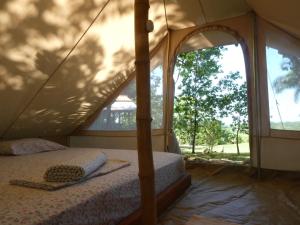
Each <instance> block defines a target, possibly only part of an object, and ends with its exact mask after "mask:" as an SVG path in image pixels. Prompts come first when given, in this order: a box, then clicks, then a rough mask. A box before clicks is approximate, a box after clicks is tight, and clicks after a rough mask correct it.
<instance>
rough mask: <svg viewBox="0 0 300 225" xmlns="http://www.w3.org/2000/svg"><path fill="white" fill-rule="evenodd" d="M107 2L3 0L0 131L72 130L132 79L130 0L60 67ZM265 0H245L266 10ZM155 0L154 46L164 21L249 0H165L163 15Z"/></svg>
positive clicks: (237, 8) (214, 14)
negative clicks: (128, 79)
mask: <svg viewBox="0 0 300 225" xmlns="http://www.w3.org/2000/svg"><path fill="white" fill-rule="evenodd" d="M106 2H107V1H106V0H2V1H1V2H0V91H1V95H0V105H1V107H2V110H1V111H0V136H1V137H3V136H4V137H5V138H15V137H36V136H58V135H67V134H70V133H71V132H72V131H73V130H74V129H75V128H76V127H78V126H79V125H80V124H81V123H82V122H84V121H85V120H86V118H88V117H89V116H90V115H91V114H92V113H93V112H95V111H96V109H97V108H99V107H100V106H101V104H102V103H103V102H105V100H106V99H107V98H108V96H110V95H111V94H112V93H113V92H114V91H115V90H116V89H117V88H118V87H119V86H120V84H121V83H123V82H124V81H125V80H126V79H127V78H128V75H129V74H130V73H131V72H132V70H133V69H134V27H133V26H134V21H133V2H134V1H133V0H122V1H117V0H110V1H109V3H108V4H107V6H106V7H105V9H104V10H103V12H102V14H101V15H100V17H99V18H98V19H97V20H96V22H95V23H94V24H93V26H92V27H91V28H90V29H89V30H88V32H87V33H86V35H85V36H84V37H83V39H82V40H81V41H80V42H79V44H78V46H77V47H76V48H75V49H74V51H72V52H71V54H70V55H69V57H68V58H67V60H66V61H65V62H64V63H63V64H62V65H61V66H60V67H59V65H60V63H61V62H62V61H63V60H64V59H65V57H66V55H67V54H68V53H69V52H70V50H71V49H72V48H73V47H74V45H75V43H76V41H77V40H78V39H79V37H80V36H81V35H82V34H83V33H84V31H85V30H86V28H87V27H88V26H89V25H90V24H91V22H92V20H93V19H94V18H95V17H96V15H97V13H98V12H99V11H100V9H101V8H102V7H103V6H104V5H105V4H106ZM265 2H267V1H266V0H263V1H254V0H253V1H252V0H249V1H248V3H249V4H250V5H252V6H253V7H254V8H255V9H256V10H257V12H261V13H262V14H263V13H264V11H263V10H264V9H260V6H261V7H263V8H264V7H265V6H264V3H265ZM288 2H289V1H288ZM187 3H188V4H187ZM286 3H287V2H286V1H285V2H284V3H283V4H286ZM150 4H151V7H150V19H152V20H153V21H154V24H155V30H154V32H153V33H151V34H150V46H151V49H153V48H154V47H155V46H156V45H157V44H158V43H159V42H160V41H161V40H162V39H163V37H164V36H165V35H166V32H167V26H166V19H167V22H168V25H169V28H171V29H175V30H178V29H182V28H187V27H192V26H195V25H203V24H206V23H209V22H213V21H217V20H221V19H225V18H230V17H235V16H239V15H242V14H245V13H247V12H248V11H249V10H250V7H249V6H248V4H247V3H246V1H244V0H230V1H223V0H190V1H188V2H187V1H186V0H166V12H167V18H165V11H164V1H163V0H151V1H150ZM276 4H277V3H276ZM295 4H296V3H295ZM270 5H271V6H272V7H273V5H274V3H273V2H272V4H270ZM292 8H293V7H292ZM276 13H277V12H276ZM262 16H263V15H262ZM268 16H269V15H267V16H266V17H268ZM267 19H268V18H267ZM298 21H299V20H298ZM278 23H279V22H278ZM293 23H294V22H292V24H290V25H286V26H292V27H293V25H295V24H293ZM294 28H295V29H296V30H298V27H294ZM294 28H291V29H294ZM299 30H300V28H299ZM48 79H49V80H48ZM45 81H47V83H46V85H45V86H43V84H45ZM36 93H38V94H36ZM34 96H35V97H34ZM33 97H34V98H33ZM29 103H30V104H29Z"/></svg>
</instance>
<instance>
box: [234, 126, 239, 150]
mask: <svg viewBox="0 0 300 225" xmlns="http://www.w3.org/2000/svg"><path fill="white" fill-rule="evenodd" d="M239 132H240V123H239V124H238V129H237V130H236V136H235V137H236V139H235V142H236V150H237V154H238V155H239V154H240V146H239Z"/></svg>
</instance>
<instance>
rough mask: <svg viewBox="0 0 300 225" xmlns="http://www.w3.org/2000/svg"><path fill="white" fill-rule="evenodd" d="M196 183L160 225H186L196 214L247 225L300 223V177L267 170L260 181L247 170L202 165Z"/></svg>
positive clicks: (196, 171) (194, 174) (194, 171)
mask: <svg viewBox="0 0 300 225" xmlns="http://www.w3.org/2000/svg"><path fill="white" fill-rule="evenodd" d="M188 172H189V173H190V174H191V175H192V179H193V184H192V186H191V187H190V188H189V190H188V191H187V192H186V193H185V195H184V196H182V197H181V198H180V199H179V200H178V201H177V202H176V203H175V204H174V205H173V206H172V207H171V208H170V209H169V210H168V211H167V212H166V213H165V214H164V215H163V216H161V218H160V219H159V225H183V224H186V223H187V221H188V220H189V219H190V218H191V217H192V216H193V215H200V216H204V217H209V218H220V219H224V220H226V221H229V222H232V223H236V224H243V225H297V224H300V175H299V173H285V172H273V171H266V172H264V174H263V178H262V179H261V180H258V179H257V178H256V176H254V174H253V171H252V170H250V169H248V168H246V167H237V166H212V165H200V166H197V167H195V168H190V169H188Z"/></svg>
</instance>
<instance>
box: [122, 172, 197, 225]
mask: <svg viewBox="0 0 300 225" xmlns="http://www.w3.org/2000/svg"><path fill="white" fill-rule="evenodd" d="M190 185H191V175H189V174H186V175H184V176H183V177H181V178H180V179H179V180H177V181H175V182H174V183H173V184H171V185H170V186H169V187H167V189H165V190H164V191H163V192H161V193H160V194H159V195H157V215H158V216H159V215H161V214H162V213H163V212H164V211H165V210H166V209H167V208H168V207H169V206H170V205H171V204H172V203H173V202H174V201H175V200H176V199H177V198H178V197H179V196H180V195H182V194H183V193H184V191H185V190H186V189H187V188H188V187H189V186H190ZM118 225H141V210H140V209H138V210H137V211H135V212H133V213H132V214H130V215H129V216H128V217H126V218H125V219H124V220H122V221H121V222H120V223H119V224H118Z"/></svg>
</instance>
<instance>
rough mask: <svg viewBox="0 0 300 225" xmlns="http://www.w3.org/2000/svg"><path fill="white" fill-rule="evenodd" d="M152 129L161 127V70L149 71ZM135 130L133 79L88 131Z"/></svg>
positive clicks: (134, 85) (160, 66) (157, 68)
mask: <svg viewBox="0 0 300 225" xmlns="http://www.w3.org/2000/svg"><path fill="white" fill-rule="evenodd" d="M150 76H151V111H152V112H151V113H152V118H153V121H152V129H159V128H161V127H162V125H163V68H162V65H159V66H157V67H155V68H154V69H153V70H152V71H151V75H150ZM135 129H136V81H135V79H133V80H132V81H131V82H130V83H129V85H128V86H127V87H126V88H124V90H123V91H122V92H121V93H120V95H119V96H118V97H117V98H116V99H115V100H114V101H113V102H112V103H111V104H110V105H108V106H107V107H105V108H104V109H103V110H102V112H101V113H100V114H99V116H98V117H97V118H96V120H95V121H94V122H93V123H92V125H91V126H90V127H89V128H88V130H135Z"/></svg>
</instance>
